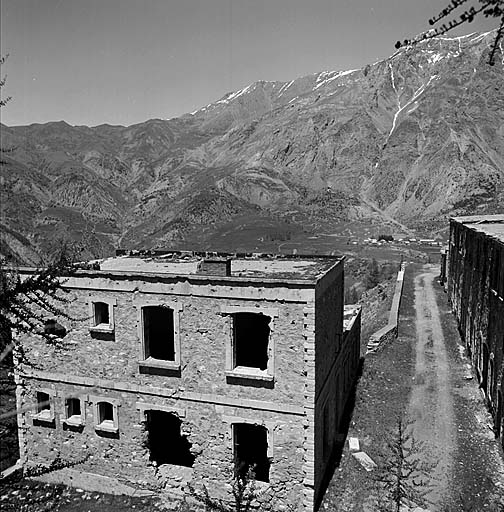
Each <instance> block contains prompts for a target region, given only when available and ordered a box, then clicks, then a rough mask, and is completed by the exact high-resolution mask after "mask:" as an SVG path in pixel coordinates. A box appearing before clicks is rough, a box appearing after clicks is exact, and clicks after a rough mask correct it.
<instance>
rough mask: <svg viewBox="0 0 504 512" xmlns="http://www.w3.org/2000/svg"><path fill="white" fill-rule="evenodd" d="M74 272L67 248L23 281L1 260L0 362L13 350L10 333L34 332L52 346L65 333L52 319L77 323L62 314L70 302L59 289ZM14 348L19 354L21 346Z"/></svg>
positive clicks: (15, 271)
mask: <svg viewBox="0 0 504 512" xmlns="http://www.w3.org/2000/svg"><path fill="white" fill-rule="evenodd" d="M75 271H76V267H75V266H74V265H73V256H72V255H71V254H70V253H69V251H68V250H67V249H63V250H62V251H61V252H60V254H59V256H58V257H57V258H56V259H55V261H53V262H52V263H50V264H49V265H47V267H45V268H43V269H38V270H37V271H35V272H34V273H33V274H28V275H27V276H26V277H24V278H22V277H21V275H20V273H19V271H18V269H17V268H16V267H14V266H12V265H11V264H9V263H8V262H7V260H6V259H5V258H1V259H0V354H1V355H0V361H2V360H3V359H4V358H5V357H6V356H7V355H8V354H9V353H10V352H11V351H12V349H13V348H14V345H15V341H14V339H13V337H12V334H13V333H15V334H25V333H29V332H33V333H36V334H40V335H41V336H42V338H43V339H45V341H46V342H48V343H50V344H52V345H58V344H59V345H61V344H62V340H61V338H63V337H64V332H63V330H62V326H60V325H59V324H58V322H57V320H56V318H54V317H62V318H66V319H69V320H79V319H76V318H73V317H71V316H70V315H69V314H68V313H67V312H66V311H65V309H64V306H65V305H66V304H67V303H68V302H69V299H68V298H67V297H65V294H66V293H68V291H67V290H65V289H64V288H63V287H62V280H63V278H64V277H63V276H67V277H68V276H71V275H72V274H74V273H75ZM48 315H49V317H48ZM17 348H18V349H19V351H20V355H22V347H21V346H18V347H17Z"/></svg>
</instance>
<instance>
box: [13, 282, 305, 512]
mask: <svg viewBox="0 0 504 512" xmlns="http://www.w3.org/2000/svg"><path fill="white" fill-rule="evenodd" d="M170 287H172V288H173V289H174V290H175V291H177V292H178V293H165V292H166V290H167V289H169V288H170ZM70 289H71V292H70V297H71V299H72V302H71V305H70V310H69V313H70V314H71V315H73V316H74V317H80V318H81V319H85V320H84V321H73V322H69V321H67V320H64V319H59V322H60V323H62V324H63V325H65V327H67V329H68V330H69V332H68V334H67V336H66V337H65V342H66V349H65V350H57V349H54V348H51V347H48V346H47V345H46V344H44V343H43V342H42V341H41V339H40V338H38V337H37V336H32V337H28V338H26V339H24V340H23V344H24V346H25V350H26V353H27V355H28V357H29V358H31V359H33V360H34V361H36V362H37V365H38V367H39V369H37V370H33V369H30V368H26V367H24V368H23V367H20V368H19V369H18V381H19V384H20V385H19V387H18V395H19V397H20V400H19V402H20V405H23V406H26V405H33V404H34V403H35V402H36V392H37V391H43V392H48V393H49V394H50V395H51V397H52V403H53V411H54V422H53V424H48V423H47V422H45V423H42V424H40V423H38V422H37V421H35V423H34V421H33V417H32V416H33V414H32V413H31V412H26V413H25V414H22V415H21V416H20V418H19V422H20V426H21V429H22V432H23V435H22V436H21V444H22V446H21V448H22V456H23V460H24V462H25V463H27V464H36V463H45V464H47V463H50V462H51V461H52V460H54V459H55V457H56V456H57V455H60V456H61V457H62V458H63V459H64V460H67V461H72V460H80V459H81V457H83V456H86V455H89V459H88V460H86V462H84V463H83V464H82V465H81V466H79V468H80V467H82V469H83V470H84V471H89V472H93V473H97V474H102V475H111V474H113V475H117V476H118V477H119V478H120V479H123V480H124V481H127V482H130V483H133V484H134V485H138V486H139V487H143V486H147V487H149V486H153V485H154V486H158V487H160V488H161V489H163V488H164V489H166V491H167V492H169V493H170V494H175V495H176V494H177V492H179V493H180V492H181V490H182V489H183V485H184V482H185V481H188V480H192V482H193V483H194V484H195V485H196V487H197V486H198V485H201V484H203V483H205V484H206V485H207V486H208V488H209V489H211V490H212V492H215V493H216V494H218V495H221V496H224V495H226V493H227V496H228V497H229V491H230V483H231V481H232V475H233V442H232V436H231V423H232V422H235V421H236V422H245V423H247V422H249V423H256V424H262V425H264V426H266V428H267V429H268V456H269V457H270V459H271V462H272V464H271V469H270V485H269V486H267V488H268V489H269V490H268V491H267V492H266V493H265V494H264V500H265V503H268V504H269V505H268V506H271V507H275V504H276V503H280V502H281V503H283V504H289V503H290V504H294V505H300V508H301V509H302V510H313V503H314V432H315V424H314V422H315V419H314V413H313V411H314V403H315V399H314V392H315V389H314V382H315V356H314V347H315V313H314V312H315V309H314V306H315V304H314V300H313V299H314V290H313V289H312V290H311V291H310V290H299V289H296V288H295V287H292V288H290V287H287V286H286V287H276V288H274V287H272V286H270V287H265V288H263V289H261V288H260V287H252V286H251V287H250V289H245V290H244V289H243V285H242V288H241V289H240V287H238V286H237V287H234V286H233V285H229V286H228V287H223V286H221V287H218V286H213V285H212V282H211V280H210V281H209V282H206V283H205V284H204V286H198V285H195V284H192V283H188V282H184V283H182V282H181V283H175V284H174V285H173V286H172V285H171V284H170V285H169V286H168V285H166V286H164V285H161V284H156V283H153V282H152V283H148V286H145V285H144V284H143V283H142V282H140V281H138V279H136V280H128V279H127V278H123V279H122V280H117V281H115V280H111V279H107V278H103V277H100V278H97V279H91V278H86V279H79V278H77V279H75V278H74V279H72V280H71V281H70ZM244 297H245V298H244ZM261 297H265V298H266V299H267V300H265V299H264V298H261ZM310 297H311V300H310ZM92 301H105V302H110V304H115V305H113V306H112V307H113V316H114V333H113V335H111V334H109V333H93V332H91V331H90V329H89V327H90V319H89V316H90V307H89V304H90V303H91V302H92ZM145 302H149V303H163V302H167V303H168V305H171V306H173V305H174V304H175V305H176V309H177V310H178V311H180V316H179V320H180V328H179V333H180V348H181V350H180V352H181V361H180V370H179V371H178V372H177V371H175V372H167V373H165V374H163V375H157V374H156V375H152V374H143V373H140V372H139V366H138V361H139V360H141V359H142V357H143V355H142V344H141V339H140V335H139V334H140V331H139V321H140V314H139V307H138V305H139V304H144V303H145ZM230 308H244V309H246V310H250V311H255V312H260V311H262V310H263V311H268V312H270V313H271V312H274V314H273V316H272V321H271V323H270V327H271V334H270V343H269V345H270V357H274V360H275V370H274V382H273V384H270V383H265V382H262V381H261V380H258V381H246V380H245V381H243V380H242V381H238V382H236V381H234V382H231V381H229V379H227V378H226V375H225V361H226V346H228V344H230V343H231V330H230V324H229V322H230V316H229V314H228V313H226V311H228V310H229V309H230ZM231 310H232V309H231ZM71 396H78V397H82V398H83V404H84V407H83V408H84V409H85V412H86V415H85V424H84V425H83V427H82V428H81V429H74V428H73V429H69V428H68V427H65V425H64V424H63V422H62V420H61V418H60V416H61V415H62V414H63V413H64V400H65V397H66V398H68V397H71ZM96 397H101V398H105V399H110V400H113V401H115V403H116V404H117V411H118V413H117V416H118V421H119V431H118V434H117V435H116V434H113V435H110V434H108V433H106V434H104V433H100V432H97V431H96V430H95V418H94V417H93V415H94V408H93V400H96ZM139 403H144V404H145V403H148V404H154V405H155V406H159V407H161V408H168V409H170V410H172V409H173V410H174V411H175V413H176V414H180V418H181V420H182V432H183V434H184V435H187V438H188V440H189V441H190V443H191V444H192V452H193V454H194V455H195V456H196V459H195V462H194V466H193V468H182V467H179V466H168V465H163V466H161V467H160V468H158V469H156V468H155V467H154V466H153V465H152V463H151V462H150V461H149V455H148V451H147V448H146V447H145V443H144V440H145V434H144V432H143V426H142V421H141V420H142V413H141V411H140V410H139V409H138V404H139ZM143 407H144V409H145V407H150V406H146V405H144V406H143ZM163 410H164V409H163ZM25 427H26V428H25Z"/></svg>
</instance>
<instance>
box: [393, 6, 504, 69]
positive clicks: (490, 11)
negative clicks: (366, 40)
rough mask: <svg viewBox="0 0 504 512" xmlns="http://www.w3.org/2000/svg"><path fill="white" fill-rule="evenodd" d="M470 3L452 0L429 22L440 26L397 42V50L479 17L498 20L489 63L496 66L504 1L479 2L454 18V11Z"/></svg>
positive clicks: (503, 23)
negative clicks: (447, 19)
mask: <svg viewBox="0 0 504 512" xmlns="http://www.w3.org/2000/svg"><path fill="white" fill-rule="evenodd" d="M471 1H475V0H471ZM468 2H469V0H452V1H451V2H450V3H449V4H448V5H447V6H446V7H445V8H444V9H443V10H442V11H441V12H440V13H439V14H438V15H437V16H434V17H433V18H431V19H430V20H429V25H431V26H434V25H438V26H437V27H436V28H432V29H430V30H428V31H427V32H424V33H423V34H420V35H418V36H416V37H414V38H413V39H405V40H404V41H402V42H401V41H397V42H396V45H395V46H396V48H397V49H399V48H401V47H403V46H411V45H414V44H417V43H419V42H421V41H425V40H426V39H432V38H433V37H436V36H440V35H443V34H446V33H447V32H449V31H450V30H453V29H454V28H456V27H459V26H460V25H463V24H464V23H471V22H472V21H473V20H474V19H475V18H476V17H477V16H484V17H485V18H496V19H497V20H499V21H498V23H499V28H498V29H497V34H496V36H495V39H494V42H493V45H492V50H491V52H490V57H489V61H488V63H489V64H490V65H491V66H493V65H494V64H495V55H496V53H497V48H498V47H499V42H500V41H501V40H502V39H503V37H504V0H478V3H479V5H478V4H474V5H471V6H470V7H468V8H466V9H465V10H464V11H463V12H462V13H460V14H459V17H458V18H455V17H453V16H455V13H454V11H456V10H458V9H459V7H461V6H462V5H463V4H467V3H468ZM466 7H467V5H466ZM452 13H453V14H452ZM448 17H452V19H451V20H450V21H446V22H443V23H442V24H441V23H440V22H442V20H446V18H448Z"/></svg>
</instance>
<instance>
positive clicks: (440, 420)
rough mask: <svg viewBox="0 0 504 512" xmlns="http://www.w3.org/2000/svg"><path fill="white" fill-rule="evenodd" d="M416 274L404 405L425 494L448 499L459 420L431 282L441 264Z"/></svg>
mask: <svg viewBox="0 0 504 512" xmlns="http://www.w3.org/2000/svg"><path fill="white" fill-rule="evenodd" d="M424 270H425V272H423V273H421V274H419V275H417V276H416V277H415V281H414V286H415V312H416V319H415V324H416V334H417V341H416V364H415V376H414V378H413V387H412V392H411V397H410V402H409V406H408V412H409V416H410V417H411V419H412V420H413V422H414V424H413V435H414V437H415V439H417V440H419V441H421V442H422V443H423V447H422V455H423V458H424V460H425V462H427V463H428V464H432V465H433V468H432V470H431V471H430V472H429V473H430V474H429V477H430V485H431V486H432V487H431V490H430V492H429V493H428V494H427V496H426V497H427V498H428V500H429V501H430V502H431V503H433V504H436V503H441V501H442V500H443V499H447V498H448V496H447V492H448V488H449V483H450V480H451V473H452V469H453V464H454V454H455V450H456V435H455V433H456V432H457V425H456V421H455V415H454V410H453V400H452V397H451V393H450V372H449V365H448V353H447V349H446V345H445V339H444V336H443V328H442V326H441V319H440V312H439V308H438V304H437V302H436V294H435V291H434V287H433V282H434V279H435V277H436V275H437V274H438V273H439V269H438V268H437V267H435V266H428V265H426V266H425V267H424Z"/></svg>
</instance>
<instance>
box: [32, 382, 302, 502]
mask: <svg viewBox="0 0 504 512" xmlns="http://www.w3.org/2000/svg"><path fill="white" fill-rule="evenodd" d="M46 377H50V376H46ZM107 385H108V383H104V386H103V387H100V386H82V385H72V384H68V383H66V382H58V381H50V380H48V378H45V379H44V378H33V379H26V380H25V383H24V385H23V386H22V389H23V395H24V396H23V402H24V403H34V402H35V401H36V397H35V392H36V390H40V389H42V390H45V391H51V390H52V400H53V405H52V407H53V411H54V421H53V422H45V423H41V422H37V420H36V416H35V415H34V414H33V413H26V414H25V415H23V422H24V423H25V424H24V425H23V426H28V427H29V428H27V429H26V431H25V436H24V439H23V453H22V455H23V457H24V458H25V460H27V461H28V464H27V465H28V466H30V465H35V464H39V463H40V464H44V463H45V464H47V463H48V462H50V461H52V460H54V459H55V458H56V457H57V456H59V457H61V458H62V459H63V460H66V461H79V460H82V459H83V458H85V457H89V458H88V459H87V460H86V461H85V462H83V463H82V464H80V465H79V466H78V467H79V469H81V470H83V471H88V472H91V473H94V474H98V475H104V476H110V475H118V476H119V478H120V480H122V481H124V482H127V483H128V484H130V485H133V486H137V487H138V488H140V489H153V490H160V491H161V490H165V491H166V492H168V493H169V494H171V495H175V496H176V495H177V493H181V492H182V491H183V487H184V485H185V483H186V482H187V481H193V482H196V486H198V485H202V484H205V485H207V487H208V488H209V489H210V490H211V492H212V494H214V495H216V496H220V497H225V496H226V493H227V491H228V489H229V485H230V484H231V483H232V479H233V471H232V468H233V442H232V436H231V423H232V421H239V422H251V423H257V424H261V425H265V426H266V427H267V428H268V429H269V430H270V435H271V439H272V440H273V442H272V444H271V446H270V447H269V449H270V450H271V453H272V457H271V460H272V465H271V470H270V484H271V485H270V486H269V487H270V489H271V490H270V492H269V493H267V495H266V496H265V500H266V498H267V500H272V501H271V503H272V504H273V503H274V502H275V500H276V501H277V502H282V503H291V504H295V503H297V502H298V501H299V497H300V496H302V493H303V485H302V478H303V474H302V471H301V467H302V465H303V453H302V451H301V450H299V448H300V446H299V440H300V439H302V437H303V428H304V427H303V424H302V421H301V417H302V415H300V414H290V413H287V414H285V413H279V412H278V411H274V412H273V411H264V410H260V409H255V410H252V409H250V408H248V407H243V406H241V407H233V406H227V405H215V404H211V403H204V402H196V401H189V400H184V399H180V398H169V397H162V396H155V395H145V394H143V393H141V392H138V391H122V392H121V391H119V390H116V389H111V388H108V387H107ZM67 397H81V398H82V399H83V402H84V404H85V405H84V411H85V419H84V424H83V425H82V427H79V428H72V427H71V426H70V427H69V426H67V425H65V424H64V421H63V416H64V400H65V398H67ZM97 397H100V398H103V399H108V400H115V401H117V407H118V419H119V432H118V434H117V435H116V436H113V435H110V434H108V433H104V432H100V431H98V430H96V429H95V424H96V418H95V417H94V412H95V411H94V407H93V400H96V398H97ZM150 408H152V409H163V408H164V409H168V410H173V411H174V412H175V413H176V414H177V415H178V416H179V417H180V419H181V420H182V429H181V430H182V433H183V434H184V435H185V436H186V437H187V439H188V440H189V442H190V443H191V452H192V453H193V454H194V455H195V456H196V458H195V462H194V465H193V467H192V468H188V467H182V466H174V465H165V466H160V467H159V468H156V466H155V465H154V464H153V463H152V462H150V461H149V450H148V448H147V446H146V443H145V439H146V433H145V429H144V423H143V421H144V412H143V411H144V410H148V409H150ZM167 442H169V440H168V439H167ZM74 483H75V485H78V482H74ZM226 486H227V487H226Z"/></svg>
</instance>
